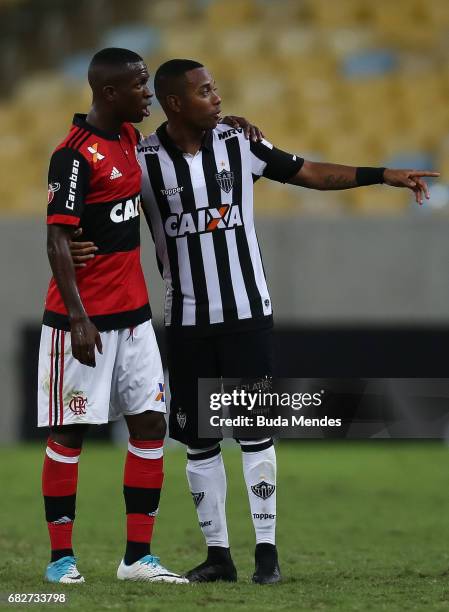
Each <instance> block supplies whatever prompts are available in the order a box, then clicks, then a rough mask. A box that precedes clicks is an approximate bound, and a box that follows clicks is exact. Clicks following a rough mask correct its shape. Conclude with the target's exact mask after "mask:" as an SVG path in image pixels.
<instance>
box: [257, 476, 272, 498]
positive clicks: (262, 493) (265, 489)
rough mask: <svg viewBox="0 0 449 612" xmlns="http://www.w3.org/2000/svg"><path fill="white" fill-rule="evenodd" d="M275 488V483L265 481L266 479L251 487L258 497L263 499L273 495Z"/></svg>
mask: <svg viewBox="0 0 449 612" xmlns="http://www.w3.org/2000/svg"><path fill="white" fill-rule="evenodd" d="M275 489H276V486H275V485H273V484H270V483H268V482H265V480H261V481H260V482H259V483H257V484H256V485H253V486H252V487H251V491H252V492H253V493H254V495H257V497H260V498H261V499H268V498H269V497H270V496H271V495H273V493H274V491H275Z"/></svg>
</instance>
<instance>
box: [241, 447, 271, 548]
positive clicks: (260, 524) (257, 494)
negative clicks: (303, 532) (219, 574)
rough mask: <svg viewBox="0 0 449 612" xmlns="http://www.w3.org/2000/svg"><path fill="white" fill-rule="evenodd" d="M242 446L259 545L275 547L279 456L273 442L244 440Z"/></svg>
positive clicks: (244, 467)
mask: <svg viewBox="0 0 449 612" xmlns="http://www.w3.org/2000/svg"><path fill="white" fill-rule="evenodd" d="M267 445H268V448H266V447H267ZM240 446H241V449H242V463H243V475H244V477H245V482H246V488H247V490H248V498H249V506H250V509H251V517H252V519H253V525H254V530H255V532H256V544H261V543H262V542H265V543H268V544H275V532H276V453H275V450H274V446H273V442H272V440H270V439H269V438H267V439H264V440H247V441H244V440H240Z"/></svg>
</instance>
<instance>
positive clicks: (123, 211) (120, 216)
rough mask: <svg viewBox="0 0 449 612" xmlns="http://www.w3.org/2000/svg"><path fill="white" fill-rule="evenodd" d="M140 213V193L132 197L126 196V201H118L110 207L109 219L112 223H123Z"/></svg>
mask: <svg viewBox="0 0 449 612" xmlns="http://www.w3.org/2000/svg"><path fill="white" fill-rule="evenodd" d="M139 213H140V194H137V195H136V196H134V197H133V198H128V199H127V200H126V202H118V203H117V204H115V205H114V206H113V207H112V209H111V214H110V217H111V221H114V223H123V221H129V219H134V217H138V216H139Z"/></svg>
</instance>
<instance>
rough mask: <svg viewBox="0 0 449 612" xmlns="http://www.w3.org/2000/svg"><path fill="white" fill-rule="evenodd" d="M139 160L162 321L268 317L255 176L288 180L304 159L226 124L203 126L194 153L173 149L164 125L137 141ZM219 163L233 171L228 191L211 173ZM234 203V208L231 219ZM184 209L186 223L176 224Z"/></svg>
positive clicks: (178, 322)
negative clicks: (161, 287)
mask: <svg viewBox="0 0 449 612" xmlns="http://www.w3.org/2000/svg"><path fill="white" fill-rule="evenodd" d="M220 136H221V137H220ZM139 159H140V163H141V166H142V172H143V181H142V195H143V201H144V211H145V215H146V217H147V220H148V222H149V223H150V226H151V231H152V233H153V237H154V241H155V245H156V252H157V257H158V261H159V265H160V269H161V272H162V275H163V277H164V279H165V281H166V286H167V293H166V304H165V323H166V325H171V326H183V327H189V326H197V327H204V326H209V325H214V324H224V325H228V324H229V326H234V325H236V324H238V323H239V322H243V321H247V320H250V319H260V320H263V319H264V318H266V317H269V316H270V315H271V314H272V309H271V300H270V296H269V293H268V288H267V283H266V279H265V273H264V269H263V265H262V259H261V255H260V249H259V245H258V241H257V236H256V231H255V228H254V215H253V177H254V176H262V175H265V176H268V175H269V174H270V173H271V176H269V178H274V180H287V178H289V177H290V176H292V175H293V174H294V173H295V171H297V170H298V169H299V168H300V167H301V162H302V160H300V158H296V157H295V156H291V155H289V154H287V153H284V152H280V151H279V150H277V149H273V147H272V145H270V144H269V143H265V144H261V143H257V144H256V145H254V143H250V142H249V141H248V140H246V139H245V137H244V135H243V134H242V132H241V131H240V130H230V128H229V126H226V125H219V126H217V128H216V129H215V130H213V131H211V132H209V133H207V135H206V139H205V142H204V145H203V147H202V148H201V149H200V151H198V153H197V154H196V155H189V154H184V153H182V152H181V151H180V150H179V149H177V148H176V147H175V146H174V145H173V143H172V142H171V141H170V140H169V138H168V136H167V134H166V131H165V126H161V127H160V128H159V129H158V130H157V132H156V133H155V134H152V135H150V136H149V137H148V138H146V139H144V140H143V141H141V143H140V145H139ZM223 170H225V171H228V172H231V173H232V188H231V190H230V191H228V192H226V191H225V190H224V189H223V188H222V186H221V185H220V182H219V180H217V177H216V175H217V174H218V173H219V172H221V171H223ZM223 185H224V186H225V187H226V188H229V183H228V184H223ZM231 206H234V207H238V210H236V208H234V210H233V213H232V214H233V215H234V217H233V219H234V221H233V222H231V223H230V222H229V220H230V217H231ZM219 210H221V211H226V212H223V216H222V220H221V221H220V222H219V223H218V221H217V222H216V225H218V227H217V226H216V225H215V226H213V227H212V228H208V225H209V223H210V220H211V218H212V217H213V215H214V214H215V215H216V214H217V211H219ZM208 211H209V212H208ZM182 215H184V217H182ZM186 216H187V217H188V219H187V226H188V227H187V229H186V226H185V225H184V230H180V228H182V227H183V226H182V223H181V219H184V221H186ZM200 219H201V220H200ZM173 220H174V221H173ZM236 220H237V221H236ZM212 225H213V224H212ZM228 225H229V227H228ZM167 227H169V228H172V230H171V231H169V230H168V229H167ZM178 230H180V231H179V232H178Z"/></svg>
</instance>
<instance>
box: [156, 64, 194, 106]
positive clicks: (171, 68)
mask: <svg viewBox="0 0 449 612" xmlns="http://www.w3.org/2000/svg"><path fill="white" fill-rule="evenodd" d="M195 68H204V65H203V64H200V62H196V61H195V60H189V59H172V60H169V61H168V62H164V63H163V64H161V65H160V66H159V68H158V69H157V70H156V74H155V75H154V92H155V94H156V97H157V99H158V100H159V102H161V98H162V97H163V96H165V95H167V94H168V93H170V92H169V91H168V90H167V86H168V87H170V85H171V84H172V83H173V81H174V80H176V79H179V78H180V77H182V76H184V74H185V73H186V72H188V71H189V70H195Z"/></svg>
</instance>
